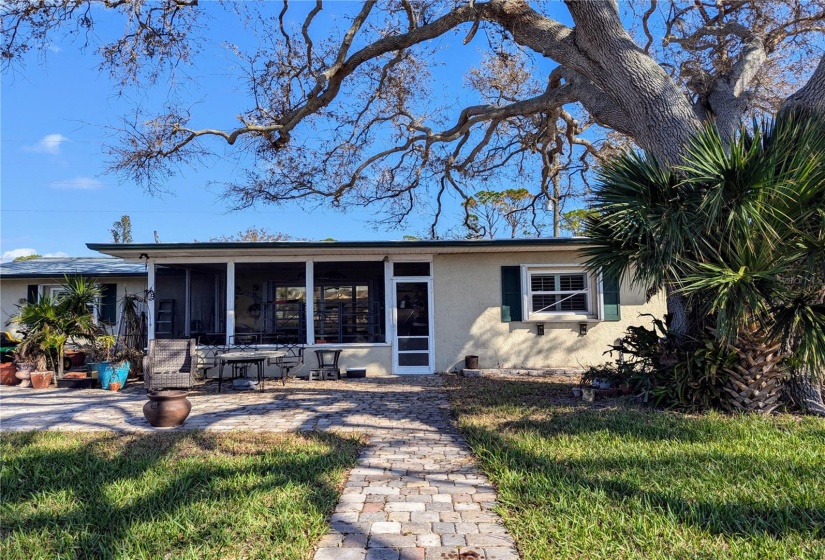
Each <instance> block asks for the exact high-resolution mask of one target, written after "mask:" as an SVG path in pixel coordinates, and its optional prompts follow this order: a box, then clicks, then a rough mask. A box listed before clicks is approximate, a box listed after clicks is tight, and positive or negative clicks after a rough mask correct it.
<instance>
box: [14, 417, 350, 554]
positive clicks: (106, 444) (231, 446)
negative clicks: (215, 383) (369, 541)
mask: <svg viewBox="0 0 825 560" xmlns="http://www.w3.org/2000/svg"><path fill="white" fill-rule="evenodd" d="M360 447H361V442H360V441H359V440H358V439H356V438H351V437H343V436H339V435H335V434H319V433H312V434H305V435H294V434H267V433H252V432H231V433H223V434H218V433H207V432H176V433H162V434H148V435H146V434H144V435H135V434H132V435H121V434H111V433H69V432H39V433H35V432H29V433H4V434H2V435H0V453H2V461H3V462H2V471H0V484H1V485H2V504H0V558H4V559H18V558H20V559H24V558H25V559H27V560H29V559H39V558H43V559H46V558H48V559H50V560H53V559H60V558H95V559H108V558H118V559H121V558H122V559H142V558H145V559H152V560H156V559H170V560H179V559H187V558H191V559H195V558H197V559H202V558H203V559H206V558H221V559H228V558H277V559H279V560H280V559H292V558H295V559H298V558H300V559H306V558H309V557H311V554H312V548H313V546H314V544H315V543H316V541H317V540H318V539H319V538H320V537H321V536H322V535H323V534H324V533H325V532H326V531H327V529H328V525H327V522H326V518H327V516H328V515H329V514H330V513H331V512H332V510H333V509H334V507H335V504H336V502H337V500H338V496H339V493H340V487H341V485H342V483H343V481H344V475H345V473H346V470H347V469H349V468H351V467H352V466H353V465H354V464H355V462H356V459H357V457H358V452H359V449H360Z"/></svg>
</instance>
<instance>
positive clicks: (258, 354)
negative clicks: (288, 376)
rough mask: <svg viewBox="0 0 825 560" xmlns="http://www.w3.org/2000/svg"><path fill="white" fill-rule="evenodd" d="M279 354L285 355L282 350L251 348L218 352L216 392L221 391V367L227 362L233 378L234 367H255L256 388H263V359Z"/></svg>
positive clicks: (279, 355)
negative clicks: (256, 375) (251, 349)
mask: <svg viewBox="0 0 825 560" xmlns="http://www.w3.org/2000/svg"><path fill="white" fill-rule="evenodd" d="M281 356H286V352H284V351H282V350H253V351H233V352H226V353H224V354H218V355H217V356H216V358H217V360H218V365H219V370H218V392H219V393H220V392H221V385H223V368H224V366H225V365H226V364H229V365H230V366H231V367H232V370H233V376H232V377H233V379H234V377H235V376H234V371H235V368H237V367H238V366H242V365H247V366H252V365H254V366H255V367H256V372H257V374H258V388H259V389H261V390H263V388H264V361H266V360H267V359H268V358H278V357H281Z"/></svg>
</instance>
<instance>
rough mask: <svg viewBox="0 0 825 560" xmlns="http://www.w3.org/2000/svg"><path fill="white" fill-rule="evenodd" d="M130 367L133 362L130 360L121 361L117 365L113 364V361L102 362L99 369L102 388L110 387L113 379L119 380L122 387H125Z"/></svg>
mask: <svg viewBox="0 0 825 560" xmlns="http://www.w3.org/2000/svg"><path fill="white" fill-rule="evenodd" d="M130 367H131V364H130V363H129V362H121V363H119V364H116V365H115V366H112V363H111V362H100V365H99V366H98V369H97V371H98V380H99V381H100V388H101V389H108V388H109V384H111V382H112V381H118V382H119V383H120V388H121V389H122V388H123V387H125V386H126V378H127V377H128V376H129V368H130Z"/></svg>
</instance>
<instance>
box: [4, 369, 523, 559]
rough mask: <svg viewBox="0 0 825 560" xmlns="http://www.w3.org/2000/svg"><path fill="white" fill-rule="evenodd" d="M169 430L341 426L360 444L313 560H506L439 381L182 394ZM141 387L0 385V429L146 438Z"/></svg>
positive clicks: (489, 500)
mask: <svg viewBox="0 0 825 560" xmlns="http://www.w3.org/2000/svg"><path fill="white" fill-rule="evenodd" d="M189 400H190V401H191V402H192V413H191V415H190V416H189V419H188V420H187V421H186V424H185V425H184V426H183V427H181V428H175V429H205V430H235V429H258V430H268V431H298V430H341V431H352V432H359V433H363V434H365V435H367V436H368V438H369V442H368V445H367V447H366V448H365V449H364V451H363V453H362V454H361V457H360V459H359V464H358V466H357V467H356V468H354V469H353V470H352V471H351V472H350V475H349V479H348V480H347V482H346V487H345V488H344V493H343V495H342V496H341V500H340V502H339V504H338V506H337V508H336V510H335V513H334V514H333V516H332V532H331V533H330V534H328V535H327V536H325V537H324V538H322V539H321V541H320V542H319V544H318V549H317V552H316V554H315V560H355V559H357V560H384V559H392V560H405V559H420V560H431V559H433V560H435V559H437V560H471V559H472V560H485V559H486V560H511V559H516V558H518V554H517V552H516V549H515V546H514V544H513V539H512V538H511V537H510V535H508V534H507V532H506V530H505V529H504V527H503V525H502V524H501V520H500V518H499V517H498V515H496V514H495V512H494V511H493V506H494V504H495V499H496V496H495V489H494V488H493V487H492V486H491V485H490V483H489V482H488V481H487V479H486V477H484V475H482V474H481V473H480V472H479V471H478V470H477V469H476V468H475V466H474V464H473V461H472V457H471V454H470V451H469V448H468V447H467V444H466V442H465V441H464V438H463V437H462V436H461V435H460V434H459V433H458V432H457V431H456V429H455V428H454V426H453V425H452V423H451V421H450V418H449V404H448V402H447V398H446V395H445V393H444V391H443V387H442V379H441V377H439V376H404V377H387V378H367V379H361V380H348V381H341V382H333V381H326V382H324V381H313V382H307V381H300V380H296V381H291V382H290V383H289V384H287V386H286V387H282V386H281V385H280V384H279V383H276V382H269V383H268V384H267V390H266V391H263V392H257V391H244V392H236V391H233V390H231V389H230V390H225V391H224V392H223V393H220V394H218V393H216V392H214V383H213V384H208V385H206V386H202V387H201V388H200V390H195V391H193V392H192V393H191V394H190V398H189ZM145 402H146V399H145V395H144V392H143V390H142V389H141V388H140V387H138V386H132V387H131V388H130V387H128V386H127V388H126V389H125V390H124V391H121V392H119V393H111V392H108V391H100V390H85V391H71V390H66V389H47V390H40V391H36V390H32V389H21V388H16V387H2V388H0V430H2V431H11V430H39V429H49V430H109V429H111V430H119V431H152V430H155V428H152V427H150V426H149V425H148V424H147V423H146V421H145V420H144V418H143V413H142V410H141V409H142V407H143V404H144V403H145Z"/></svg>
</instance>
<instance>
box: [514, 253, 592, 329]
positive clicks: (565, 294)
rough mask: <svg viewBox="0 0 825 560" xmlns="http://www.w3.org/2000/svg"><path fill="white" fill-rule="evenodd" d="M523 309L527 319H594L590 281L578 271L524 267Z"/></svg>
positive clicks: (585, 273) (582, 271) (573, 269)
mask: <svg viewBox="0 0 825 560" xmlns="http://www.w3.org/2000/svg"><path fill="white" fill-rule="evenodd" d="M522 278H523V279H524V281H523V282H524V286H523V288H524V289H523V291H522V293H523V295H524V309H525V310H526V311H527V317H528V320H533V321H552V320H553V319H561V318H563V317H575V318H593V317H595V315H596V313H595V310H594V303H593V302H594V299H593V293H594V291H593V290H594V286H593V279H592V278H591V277H590V275H589V274H587V272H586V271H584V270H582V269H579V268H572V267H571V268H564V269H560V268H549V267H548V268H544V267H533V266H527V267H524V270H523V274H522Z"/></svg>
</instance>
